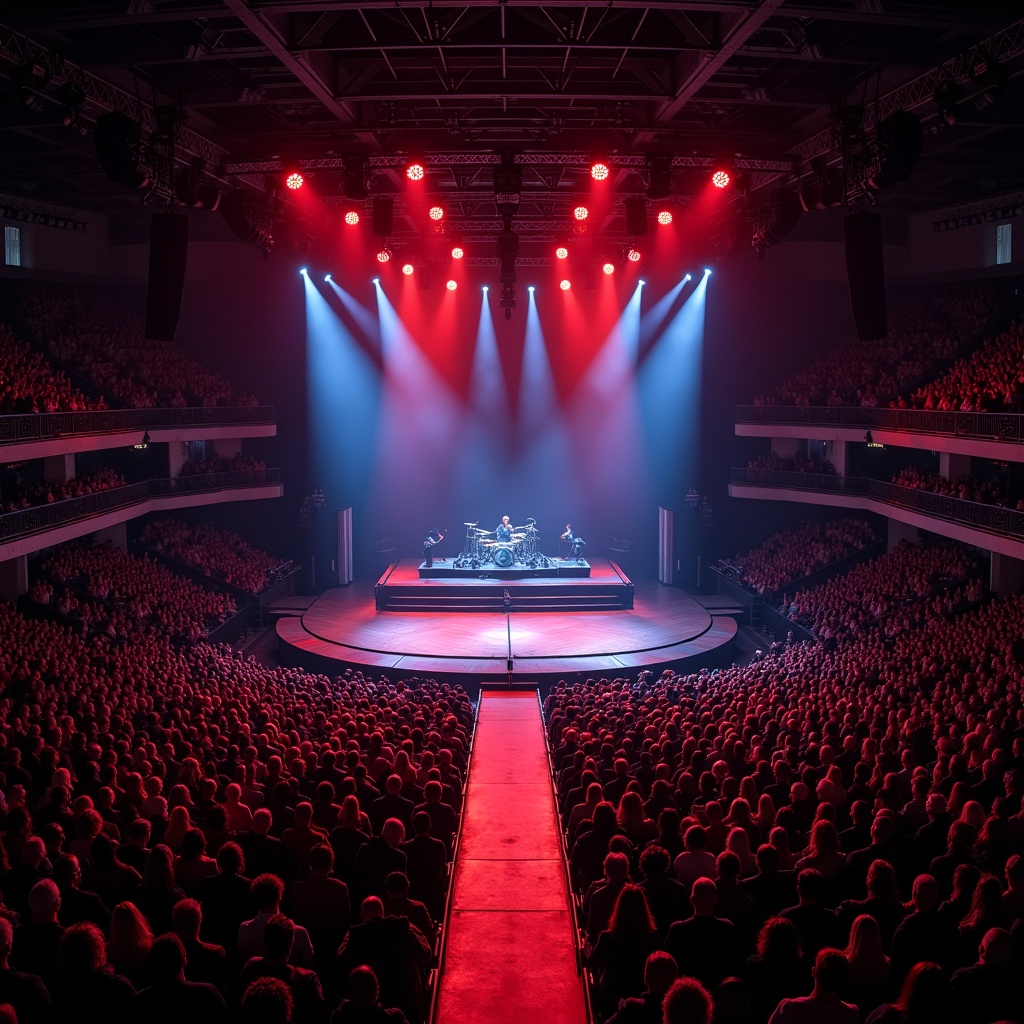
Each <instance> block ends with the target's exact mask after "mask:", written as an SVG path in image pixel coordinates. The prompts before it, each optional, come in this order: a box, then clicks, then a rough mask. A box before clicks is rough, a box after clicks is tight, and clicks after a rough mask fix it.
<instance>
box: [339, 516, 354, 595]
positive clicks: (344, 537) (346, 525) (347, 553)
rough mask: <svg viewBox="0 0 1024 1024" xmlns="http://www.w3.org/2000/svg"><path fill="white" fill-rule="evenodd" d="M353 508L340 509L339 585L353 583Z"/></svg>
mask: <svg viewBox="0 0 1024 1024" xmlns="http://www.w3.org/2000/svg"><path fill="white" fill-rule="evenodd" d="M352 576H353V572H352V506H351V505H350V506H349V507H348V508H339V509H338V583H339V584H340V585H341V586H343V587H347V586H348V585H349V584H350V583H351V582H352Z"/></svg>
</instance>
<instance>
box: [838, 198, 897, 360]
mask: <svg viewBox="0 0 1024 1024" xmlns="http://www.w3.org/2000/svg"><path fill="white" fill-rule="evenodd" d="M843 229H844V237H845V241H846V275H847V278H848V279H849V282H850V303H851V305H852V306H853V319H854V322H855V323H856V325H857V337H858V338H860V340H861V341H874V340H875V339H877V338H884V337H886V335H887V334H888V326H887V324H886V316H885V265H884V262H883V258H882V219H881V217H879V216H878V214H877V213H851V214H848V215H847V216H846V217H845V218H844V220H843Z"/></svg>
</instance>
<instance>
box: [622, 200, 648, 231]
mask: <svg viewBox="0 0 1024 1024" xmlns="http://www.w3.org/2000/svg"><path fill="white" fill-rule="evenodd" d="M626 234H627V235H628V236H629V237H630V238H642V237H643V236H644V235H646V234H647V200H646V199H644V197H643V196H626Z"/></svg>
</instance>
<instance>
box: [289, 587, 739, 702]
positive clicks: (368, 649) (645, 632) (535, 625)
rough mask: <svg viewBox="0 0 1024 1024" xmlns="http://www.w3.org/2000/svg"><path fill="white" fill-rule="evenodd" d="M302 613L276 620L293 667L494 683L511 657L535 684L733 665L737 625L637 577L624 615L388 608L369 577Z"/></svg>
mask: <svg viewBox="0 0 1024 1024" xmlns="http://www.w3.org/2000/svg"><path fill="white" fill-rule="evenodd" d="M427 582H432V583H433V584H434V585H435V586H437V585H438V581H427ZM295 611H297V612H299V613H300V614H294V613H292V614H288V615H286V616H285V617H283V618H281V619H279V620H278V622H277V635H278V643H279V649H280V653H281V659H282V661H284V662H286V663H288V664H298V665H303V666H305V667H307V668H311V669H315V670H318V671H322V672H327V673H330V674H336V673H338V672H339V671H340V670H341V669H342V668H344V667H348V666H351V667H353V668H360V669H362V670H363V671H366V670H367V669H370V670H372V671H374V672H387V671H388V670H393V671H395V672H402V673H405V674H416V675H426V676H431V677H433V678H445V677H451V676H455V675H457V676H459V677H460V678H464V677H466V676H469V677H471V678H476V679H480V680H494V681H496V680H499V679H506V678H507V674H508V663H509V658H511V659H512V666H513V678H514V680H517V679H521V680H529V681H531V682H551V681H553V680H557V679H559V678H566V679H568V678H572V677H573V676H587V675H605V676H617V675H635V674H636V673H637V672H638V671H639V670H640V669H645V668H647V669H652V670H655V671H659V670H660V669H662V668H666V667H669V666H673V667H680V666H682V665H683V664H685V666H686V669H687V670H688V671H693V670H696V669H698V668H701V667H703V666H704V665H718V664H723V663H727V661H728V653H729V651H730V650H731V644H732V641H733V639H734V638H735V636H736V628H737V627H736V622H735V620H734V619H732V618H730V617H729V616H727V615H714V614H712V613H711V612H709V611H708V610H707V609H706V608H705V607H703V606H702V605H701V604H699V603H698V602H697V601H695V600H694V599H693V598H692V597H691V596H690V595H689V594H687V593H686V591H684V590H678V589H676V588H674V587H663V586H661V585H660V584H658V583H655V582H640V583H637V584H636V589H635V601H634V606H633V607H632V608H628V609H619V610H616V611H575V612H550V611H547V612H545V611H540V612H531V611H515V610H514V609H513V611H512V613H511V614H509V615H506V614H504V613H502V612H436V611H435V612H417V611H390V610H386V611H382V610H379V609H378V608H377V607H376V605H375V602H374V593H373V587H372V586H370V585H369V584H365V583H353V584H352V585H351V586H349V587H345V588H339V589H337V590H330V591H328V592H327V593H325V594H322V595H321V596H320V597H318V598H317V599H316V600H315V601H314V602H313V603H312V604H311V605H310V606H309V607H308V608H305V609H299V608H296V609H295Z"/></svg>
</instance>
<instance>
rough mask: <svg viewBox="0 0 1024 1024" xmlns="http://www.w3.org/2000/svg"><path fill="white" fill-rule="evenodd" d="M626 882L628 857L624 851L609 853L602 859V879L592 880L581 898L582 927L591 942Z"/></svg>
mask: <svg viewBox="0 0 1024 1024" xmlns="http://www.w3.org/2000/svg"><path fill="white" fill-rule="evenodd" d="M628 882H629V858H628V857H627V856H626V855H625V854H624V853H609V854H608V856H607V857H605V859H604V879H603V880H601V881H598V882H594V883H593V885H591V887H590V888H589V889H588V890H587V894H586V896H585V897H584V900H583V920H584V922H585V925H584V927H585V929H586V933H587V938H588V939H590V941H591V942H592V943H593V942H596V941H597V936H598V935H599V934H600V933H601V932H602V931H603V930H604V928H605V927H606V926H607V924H608V921H609V920H610V919H611V916H612V911H613V910H614V909H615V904H616V902H617V901H618V898H619V893H620V892H622V890H623V888H624V887H625V886H626V884H627V883H628ZM645 896H646V892H645ZM648 906H649V905H648Z"/></svg>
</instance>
